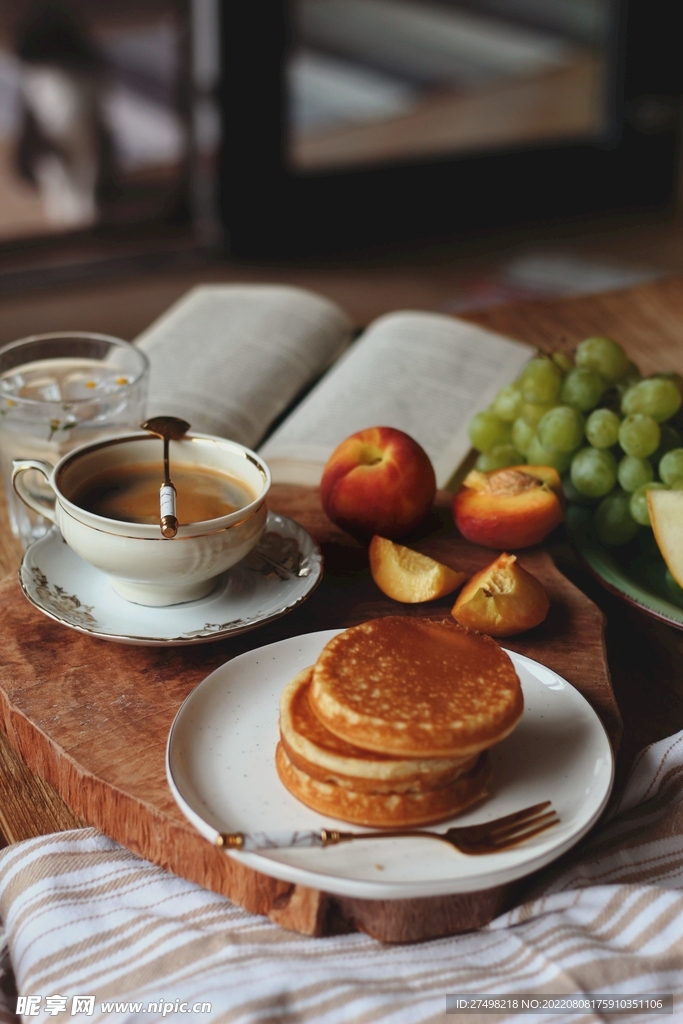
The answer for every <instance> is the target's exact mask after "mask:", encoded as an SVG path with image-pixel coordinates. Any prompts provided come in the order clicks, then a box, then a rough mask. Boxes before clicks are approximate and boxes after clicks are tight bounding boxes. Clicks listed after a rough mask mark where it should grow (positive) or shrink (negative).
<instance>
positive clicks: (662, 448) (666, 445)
mask: <svg viewBox="0 0 683 1024" xmlns="http://www.w3.org/2000/svg"><path fill="white" fill-rule="evenodd" d="M680 447H681V435H680V434H679V433H678V431H677V430H674V428H673V427H670V426H669V424H668V423H662V424H661V425H660V427H659V447H658V448H657V451H656V452H655V453H654V455H653V456H652V461H653V462H654V463H655V464H656V465H659V462H660V460H661V459H662V458H663V457H664V456H665V455H666V453H667V452H670V451H671V450H672V449H673V448H680Z"/></svg>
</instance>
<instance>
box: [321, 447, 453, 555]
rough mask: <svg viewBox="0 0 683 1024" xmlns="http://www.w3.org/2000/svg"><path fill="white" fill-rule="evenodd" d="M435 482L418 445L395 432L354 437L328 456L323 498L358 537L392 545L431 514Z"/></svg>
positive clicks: (334, 517) (339, 521)
mask: <svg viewBox="0 0 683 1024" xmlns="http://www.w3.org/2000/svg"><path fill="white" fill-rule="evenodd" d="M435 493H436V479H435V477H434V469H433V468H432V464H431V462H430V461H429V456H428V455H427V453H426V452H425V450H424V448H421V447H420V445H419V444H418V443H417V441H414V440H413V438H412V437H410V436H409V435H408V434H405V433H404V432H403V431H402V430H396V429H395V428H394V427H370V428H368V429H367V430H360V431H358V433H357V434H351V436H350V437H347V438H346V440H345V441H342V443H341V444H340V445H339V447H338V448H336V449H335V450H334V451H333V452H332V455H331V456H330V458H329V460H328V463H327V465H326V466H325V470H324V472H323V476H322V480H321V482H320V497H321V499H322V504H323V508H324V509H325V512H326V513H327V515H328V516H329V517H330V519H331V520H332V521H333V522H334V523H336V524H337V525H338V526H341V527H342V529H343V530H347V531H348V532H349V533H352V534H356V535H357V536H360V537H371V536H372V535H373V534H375V533H379V534H381V535H382V536H383V537H389V538H391V539H392V540H394V539H395V538H396V537H402V536H403V535H404V534H406V533H410V531H411V530H414V529H415V527H416V526H418V525H419V524H420V523H421V522H422V520H423V519H424V518H425V516H427V514H428V513H429V510H430V508H431V507H432V503H433V501H434V494H435Z"/></svg>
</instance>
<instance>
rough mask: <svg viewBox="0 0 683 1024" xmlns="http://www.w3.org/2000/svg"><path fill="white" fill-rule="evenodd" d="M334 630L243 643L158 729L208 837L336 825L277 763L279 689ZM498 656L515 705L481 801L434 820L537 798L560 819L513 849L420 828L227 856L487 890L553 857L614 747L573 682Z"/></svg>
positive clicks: (284, 870)
mask: <svg viewBox="0 0 683 1024" xmlns="http://www.w3.org/2000/svg"><path fill="white" fill-rule="evenodd" d="M338 632H339V630H326V631H325V632H321V633H308V634H306V635H305V636H297V637H292V638H291V639H289V640H281V641H280V642H279V643H275V644H269V645H268V646H267V647H261V648H259V649H257V650H253V651H249V652H247V653H246V654H242V655H240V656H239V657H237V658H234V659H233V660H232V661H229V662H228V663H227V664H225V665H222V666H221V667H220V668H218V669H216V671H215V672H212V673H211V675H210V676H207V678H206V679H204V680H203V682H201V683H200V684H199V686H197V688H196V689H195V690H193V692H192V693H191V694H190V696H189V697H188V698H187V700H186V701H185V702H184V704H183V705H182V707H181V708H180V710H179V712H178V714H177V716H176V719H175V722H174V723H173V727H172V728H171V732H170V735H169V739H168V747H167V752H166V774H167V777H168V781H169V785H170V787H171V791H172V792H173V795H174V797H175V799H176V801H177V803H178V805H179V806H180V808H181V810H182V811H183V813H184V814H185V816H186V817H187V818H188V819H189V820H190V821H191V822H192V824H193V825H194V826H195V827H196V828H197V829H198V830H199V832H201V834H202V835H203V836H205V838H206V839H209V840H210V841H212V842H215V840H216V836H217V833H218V832H256V831H276V830H278V829H320V828H330V827H331V828H338V827H339V822H337V821H336V820H333V819H328V818H325V817H323V816H322V815H320V814H317V813H316V812H315V811H311V810H309V809H308V808H307V807H304V805H303V804H301V803H299V801H298V800H295V799H294V797H293V796H291V795H290V794H289V793H288V792H287V790H286V789H285V788H284V786H283V785H282V783H281V782H280V780H279V779H278V776H277V773H276V771H275V760H274V753H275V745H276V743H277V739H278V701H279V697H280V693H281V692H282V690H283V689H284V687H285V685H286V684H287V683H288V682H289V680H290V679H291V678H292V677H293V676H294V675H295V674H296V673H297V672H299V671H301V669H302V668H305V667H306V666H307V665H311V664H313V662H315V661H316V659H317V657H318V655H319V653H320V651H321V650H322V648H323V646H324V645H325V644H326V643H327V641H328V640H330V639H331V638H332V637H333V636H335V635H336V634H337V633H338ZM508 653H509V655H510V657H511V658H512V661H513V663H514V665H515V669H516V671H517V673H518V675H519V678H520V680H521V683H522V690H523V692H524V715H523V717H522V720H521V722H520V724H519V725H518V727H517V728H516V729H515V731H514V732H513V733H512V735H511V736H509V737H508V738H507V739H506V740H504V741H503V742H502V743H501V744H499V745H498V746H497V747H495V748H494V750H493V751H492V755H491V756H492V759H493V783H492V796H491V799H490V800H488V801H486V803H485V804H482V805H481V806H480V807H478V808H476V809H475V810H472V811H470V812H469V813H466V814H461V815H459V816H458V818H457V819H454V820H453V821H452V822H445V823H442V824H440V825H438V826H437V828H438V829H440V830H445V829H446V828H447V827H448V825H449V824H453V823H457V824H463V825H464V824H469V823H474V822H480V821H489V820H490V819H492V818H497V817H499V816H500V815H503V814H508V813H510V812H511V811H515V810H519V809H520V808H522V807H526V806H528V805H530V804H535V803H538V802H540V801H541V800H552V802H553V806H554V808H555V810H556V811H557V813H558V814H559V816H560V818H561V824H560V825H559V826H557V827H555V828H553V829H550V830H549V831H548V832H545V833H543V834H542V835H539V836H536V837H535V838H534V839H532V840H530V841H529V842H528V843H525V844H524V845H522V846H518V847H516V848H514V849H511V850H506V851H504V852H501V853H495V854H487V855H485V856H479V857H467V856H465V855H464V854H461V853H460V852H458V851H457V850H454V849H452V848H450V847H448V846H446V844H445V843H437V842H435V841H434V840H430V839H381V840H377V841H373V840H369V841H367V842H366V841H361V842H357V843H350V844H345V845H341V846H331V847H327V848H326V849H294V850H293V849H287V850H268V851H263V852H261V853H240V852H234V851H230V852H229V853H228V856H231V857H236V858H238V859H239V860H241V861H242V862H243V863H245V864H248V865H249V867H251V868H254V869H255V870H256V871H262V872H263V873H264V874H267V875H272V876H274V877H275V878H281V879H284V880H285V881H288V882H296V883H300V884H301V885H307V886H310V887H311V888H315V889H323V890H325V891H326V892H332V893H338V894H340V895H346V896H359V897H364V898H366V899H402V898H407V897H412V896H438V895H446V894H447V893H458V892H472V891H476V890H478V889H487V888H490V887H492V886H495V885H500V884H502V883H504V882H510V881H513V880H514V879H516V878H520V877H521V876H522V875H526V874H529V873H530V872H531V871H535V870H536V869H537V868H540V867H543V866H544V865H545V864H548V863H549V862H550V861H552V860H554V859H555V858H556V857H559V856H560V854H562V853H564V852H565V851H566V850H568V849H569V848H570V847H571V846H573V845H574V844H575V843H576V842H578V840H579V839H580V838H581V836H583V835H584V834H585V833H586V832H587V831H588V830H589V829H590V827H591V826H592V825H593V824H594V822H595V821H597V819H598V818H599V816H600V814H601V813H602V811H603V809H604V807H605V805H606V803H607V800H608V798H609V794H610V791H611V788H612V779H613V769H614V763H613V757H612V751H611V748H610V744H609V741H608V739H607V736H606V734H605V731H604V729H603V727H602V724H601V723H600V720H599V718H598V717H597V715H596V714H595V712H594V711H593V709H592V708H591V706H590V704H588V702H587V701H586V700H585V699H584V697H582V696H581V694H580V693H579V692H578V690H575V689H574V687H573V686H571V685H570V684H569V683H568V682H567V681H566V680H564V679H562V678H561V677H560V676H558V675H557V674H556V673H555V672H552V671H551V670H550V669H548V668H545V667H544V666H543V665H539V664H538V662H535V661H532V660H531V659H530V658H525V657H523V656H522V655H520V654H514V653H513V652H510V651H509V652H508ZM345 827H346V828H347V829H348V825H347V826H345Z"/></svg>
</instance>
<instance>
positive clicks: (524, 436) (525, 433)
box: [512, 416, 536, 455]
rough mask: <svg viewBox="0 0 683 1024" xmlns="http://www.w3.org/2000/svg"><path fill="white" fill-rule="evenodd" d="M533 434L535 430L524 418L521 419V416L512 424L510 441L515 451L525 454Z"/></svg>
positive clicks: (534, 434)
mask: <svg viewBox="0 0 683 1024" xmlns="http://www.w3.org/2000/svg"><path fill="white" fill-rule="evenodd" d="M535 436H536V431H535V430H534V428H533V427H530V426H529V424H528V423H527V422H526V420H523V419H522V418H521V416H520V418H519V419H517V420H515V422H514V423H513V424H512V443H513V445H514V446H515V448H516V449H517V451H518V452H521V453H522V455H526V453H527V452H528V450H529V445H530V444H531V442H532V440H533V438H534V437H535Z"/></svg>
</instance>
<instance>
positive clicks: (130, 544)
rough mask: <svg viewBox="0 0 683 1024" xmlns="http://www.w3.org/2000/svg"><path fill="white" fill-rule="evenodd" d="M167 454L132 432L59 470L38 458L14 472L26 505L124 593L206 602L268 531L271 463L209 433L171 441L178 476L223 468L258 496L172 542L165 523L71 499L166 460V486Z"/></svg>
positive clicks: (153, 601) (91, 447)
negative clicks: (99, 510)
mask: <svg viewBox="0 0 683 1024" xmlns="http://www.w3.org/2000/svg"><path fill="white" fill-rule="evenodd" d="M161 455H162V444H161V441H160V440H159V439H158V438H153V437H150V435H149V434H140V433H136V434H128V435H125V436H122V437H116V438H110V439H108V440H104V441H98V442H94V443H91V444H86V445H83V446H82V447H80V448H76V449H74V451H72V452H69V453H68V454H67V455H65V456H64V458H62V459H60V461H59V462H58V463H57V465H56V466H55V467H54V469H53V468H52V466H50V464H49V463H47V462H42V461H41V460H38V459H17V460H15V461H14V471H13V474H12V483H13V485H14V488H15V490H16V492H17V494H18V495H19V497H20V498H21V499H22V501H24V502H25V503H26V504H27V505H28V506H29V508H32V509H34V510H35V511H36V512H39V513H40V514H41V515H44V516H46V517H47V518H48V519H49V520H51V521H52V522H53V523H54V524H55V525H56V526H58V527H59V529H60V531H61V533H62V536H63V537H64V540H65V541H66V543H67V544H68V545H69V547H71V548H72V549H73V551H75V552H76V554H77V555H80V557H81V558H83V559H84V560H85V561H86V562H89V563H90V564H91V565H93V566H95V568H97V569H99V570H100V571H101V572H104V573H106V574H107V576H109V577H110V579H111V582H112V586H113V587H114V589H115V590H116V592H117V593H118V594H120V595H121V596H122V597H125V598H126V599H127V600H129V601H134V602H135V603H136V604H143V605H154V606H157V607H159V606H163V605H171V604H179V603H181V602H183V601H194V600H197V599H198V598H200V597H204V596H205V595H206V594H208V593H210V592H211V590H213V588H214V586H215V585H216V581H217V577H218V576H220V575H221V573H223V572H225V571H226V569H229V568H230V567H231V566H233V565H235V564H236V563H237V562H239V561H240V560H241V559H242V558H244V557H245V555H247V554H248V553H249V552H250V551H251V549H252V548H253V547H254V545H255V544H256V543H257V541H258V539H259V537H260V536H261V533H262V532H263V528H264V526H265V522H266V516H267V509H266V503H265V499H266V495H267V493H268V490H269V488H270V482H271V478H270V471H269V469H268V467H267V466H266V464H265V462H263V460H262V459H260V458H259V456H258V455H256V454H255V453H254V452H252V451H250V450H249V449H248V448H244V447H243V446H242V445H240V444H237V443H236V442H235V441H227V440H225V439H223V438H220V437H212V436H211V435H209V434H187V435H186V436H185V437H184V438H183V439H182V440H181V441H172V442H171V445H170V465H171V478H173V467H174V466H180V465H183V467H184V468H185V469H187V468H188V467H192V466H196V467H197V468H198V469H200V468H204V469H208V470H212V471H214V472H216V471H218V472H220V473H223V474H225V475H227V476H229V477H232V478H233V479H234V480H235V481H236V483H237V484H239V486H240V487H241V488H242V489H243V490H245V491H246V492H247V494H248V495H249V497H252V496H253V498H252V500H251V501H249V502H248V504H246V505H245V506H244V507H243V508H240V509H238V510H237V511H236V512H232V513H230V514H229V515H225V516H221V517H220V518H218V519H208V520H204V521H203V522H198V523H190V524H188V525H182V526H180V528H179V529H178V533H177V535H176V536H175V537H174V538H172V539H168V538H165V537H163V536H162V534H161V531H160V528H159V527H158V526H151V525H145V524H140V523H129V522H121V521H119V520H116V519H107V518H105V517H104V516H100V515H97V514H96V513H94V512H90V511H88V510H87V509H84V508H81V507H80V506H79V505H76V504H74V502H73V501H72V500H70V499H71V496H73V495H74V494H76V493H77V492H78V490H79V488H81V487H82V486H83V484H84V483H85V482H86V481H87V480H88V479H89V478H90V477H95V476H101V474H102V473H103V472H106V470H107V469H108V468H112V469H113V468H114V467H120V466H129V465H130V466H133V465H135V464H139V463H147V464H149V463H154V462H158V464H159V483H160V484H161V482H162V480H163V467H162V458H161ZM27 470H37V471H38V472H39V473H41V474H42V475H43V476H44V477H46V478H47V481H48V484H49V487H50V488H51V490H52V491H53V492H54V496H55V505H54V508H52V507H51V506H49V505H48V504H46V503H45V502H44V501H43V500H41V497H40V496H39V495H36V494H35V493H31V492H30V491H29V489H28V488H27V486H26V483H25V480H24V479H23V474H24V473H26V471H27Z"/></svg>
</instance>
